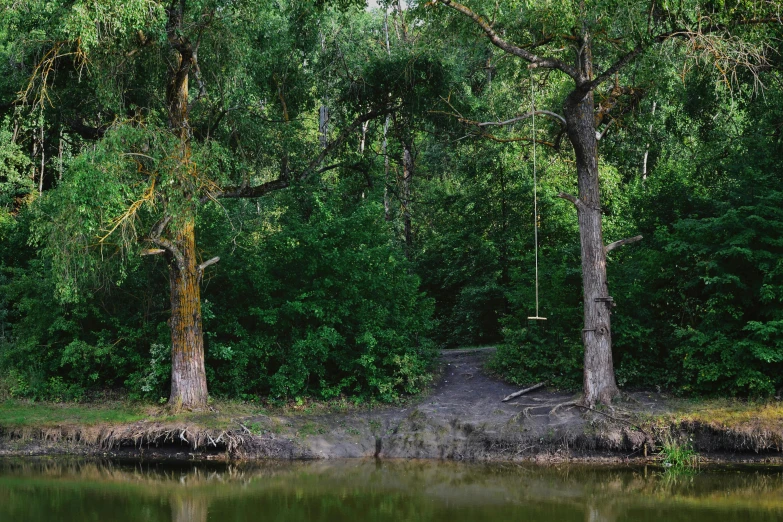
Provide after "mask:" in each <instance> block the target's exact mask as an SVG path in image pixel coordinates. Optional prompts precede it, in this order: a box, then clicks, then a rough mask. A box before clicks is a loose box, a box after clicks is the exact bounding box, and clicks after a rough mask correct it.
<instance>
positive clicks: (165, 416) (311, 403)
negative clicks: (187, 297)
mask: <svg viewBox="0 0 783 522" xmlns="http://www.w3.org/2000/svg"><path fill="white" fill-rule="evenodd" d="M375 406H377V405H376V404H371V403H367V402H360V401H359V402H357V401H353V400H349V399H346V398H337V399H333V400H329V401H318V400H313V399H310V398H304V399H294V400H290V401H285V402H282V401H277V402H247V401H236V400H210V407H209V410H208V411H203V412H188V411H182V412H178V413H172V412H171V411H170V410H169V409H167V408H166V407H165V406H161V405H158V404H154V403H138V402H132V401H127V400H116V399H115V400H110V401H106V400H104V401H99V402H98V401H96V402H81V403H72V402H64V403H59V402H58V403H53V402H32V401H29V400H22V399H7V400H0V427H7V428H24V427H33V428H47V427H56V426H65V425H69V426H70V425H79V426H96V425H100V424H131V423H134V422H138V421H153V422H161V423H167V422H177V423H189V424H193V425H197V426H200V427H202V428H214V429H227V428H235V427H237V425H238V423H239V422H242V420H243V419H251V418H253V417H258V416H261V415H263V416H281V417H307V416H310V415H330V414H338V413H350V412H356V411H366V410H368V409H372V408H374V407H375ZM248 422H249V423H251V424H252V423H253V422H254V421H252V420H250V421H248ZM248 422H245V425H246V426H249V424H248Z"/></svg>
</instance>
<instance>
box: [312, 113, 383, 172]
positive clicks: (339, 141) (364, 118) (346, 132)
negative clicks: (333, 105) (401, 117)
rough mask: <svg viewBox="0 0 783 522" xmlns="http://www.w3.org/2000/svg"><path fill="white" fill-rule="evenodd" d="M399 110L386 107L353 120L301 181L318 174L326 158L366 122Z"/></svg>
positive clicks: (328, 144) (320, 155)
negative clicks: (318, 168)
mask: <svg viewBox="0 0 783 522" xmlns="http://www.w3.org/2000/svg"><path fill="white" fill-rule="evenodd" d="M397 108H398V107H397V106H393V107H385V108H383V109H376V110H374V111H370V112H368V113H365V114H362V115H361V116H359V117H358V118H356V119H355V120H353V122H352V123H351V124H350V125H349V126H348V127H346V128H345V129H343V132H341V133H340V135H339V136H338V137H337V138H336V139H335V140H333V141H330V142H329V143H327V145H326V147H324V148H323V150H322V151H321V153H320V154H319V155H318V156H317V157H316V158H315V159H313V161H311V162H310V164H309V165H308V166H307V167H306V168H305V169H304V170H303V171H302V173H301V174H300V175H299V181H304V180H306V179H307V178H308V177H309V176H310V175H311V174H312V173H313V172H316V173H317V171H316V170H315V168H316V167H318V165H320V164H321V163H323V161H324V160H325V159H326V157H327V156H328V155H329V154H330V153H331V152H332V151H333V150H334V149H336V148H337V147H339V146H340V145H341V144H342V143H343V142H344V141H345V140H346V138H348V136H350V135H351V134H353V133H354V131H355V130H356V129H357V128H359V126H360V125H361V124H363V123H364V122H366V121H370V120H372V119H373V118H376V117H378V116H384V115H386V114H389V113H390V112H392V111H394V110H396V109H397Z"/></svg>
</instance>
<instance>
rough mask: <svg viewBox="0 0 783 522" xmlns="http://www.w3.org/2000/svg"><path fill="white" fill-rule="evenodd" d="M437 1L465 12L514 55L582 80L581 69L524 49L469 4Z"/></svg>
mask: <svg viewBox="0 0 783 522" xmlns="http://www.w3.org/2000/svg"><path fill="white" fill-rule="evenodd" d="M436 1H437V2H439V3H441V4H443V5H445V6H446V7H450V8H451V9H454V10H455V11H459V12H460V13H462V14H464V15H465V16H467V17H468V18H470V19H471V20H473V21H474V22H476V24H477V25H478V26H479V27H480V28H481V30H482V31H484V34H486V35H487V37H488V38H489V41H490V42H492V43H493V44H494V45H495V46H496V47H499V48H500V49H503V50H504V51H506V52H507V53H509V54H513V55H514V56H518V57H520V58H522V59H523V60H526V61H528V62H530V63H532V64H535V65H536V67H544V68H547V69H557V70H559V71H562V72H564V73H566V74H567V75H568V76H570V77H571V78H573V79H574V81H576V82H577V83H578V82H580V80H581V75H580V74H579V71H577V70H576V69H575V68H574V67H571V66H570V65H568V64H566V63H564V62H561V61H560V60H558V59H556V58H546V57H541V56H537V55H536V54H534V53H532V52H530V51H528V50H527V49H524V48H522V47H519V46H516V45H513V44H511V43H509V42H507V41H505V40H503V39H502V38H500V36H498V34H497V33H496V32H495V30H494V29H493V28H492V25H491V24H490V23H489V22H487V21H486V20H485V19H484V17H482V16H480V15H478V14H476V13H474V12H473V11H471V10H470V8H468V7H467V6H464V5H462V4H460V3H458V2H454V1H453V0H436Z"/></svg>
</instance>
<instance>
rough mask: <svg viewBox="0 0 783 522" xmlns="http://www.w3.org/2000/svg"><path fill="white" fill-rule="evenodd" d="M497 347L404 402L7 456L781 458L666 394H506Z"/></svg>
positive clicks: (144, 433) (15, 442) (14, 447)
mask: <svg viewBox="0 0 783 522" xmlns="http://www.w3.org/2000/svg"><path fill="white" fill-rule="evenodd" d="M493 352H494V349H493V348H477V349H463V350H444V351H443V352H442V355H441V363H440V371H439V372H438V378H437V380H436V384H435V385H434V386H433V388H432V389H431V390H430V392H429V393H428V394H426V395H424V396H423V397H422V398H421V399H419V400H418V401H416V402H412V403H411V404H409V405H406V406H402V407H399V406H398V407H381V408H373V409H371V410H367V411H360V412H351V413H342V414H329V415H293V416H276V415H269V416H267V415H258V416H254V417H246V418H242V419H238V420H237V421H236V427H234V428H231V429H228V430H218V429H201V428H199V427H197V426H178V425H170V424H169V425H164V424H159V423H155V422H140V423H135V424H132V425H123V426H102V427H90V428H88V427H79V426H67V427H66V426H63V427H61V428H54V429H52V428H48V429H40V430H35V429H32V430H31V429H24V430H12V429H3V427H2V426H0V456H2V455H41V454H78V455H100V456H112V457H129V456H130V457H143V458H147V457H149V458H161V457H165V458H180V459H203V460H210V459H221V460H223V459H270V458H272V459H331V458H362V457H365V458H366V457H376V458H417V459H454V460H479V461H511V460H534V461H544V462H553V461H565V460H574V461H591V462H617V461H626V460H645V459H652V458H654V455H653V454H654V452H655V448H657V447H659V445H660V442H661V440H662V439H663V438H666V437H668V438H669V439H672V438H674V439H676V440H684V441H688V442H689V443H690V444H691V445H692V446H693V448H694V449H695V450H696V451H698V452H699V453H700V454H701V455H702V457H703V458H706V459H708V460H717V461H726V460H730V461H738V460H739V461H744V460H764V461H767V462H770V461H776V462H777V461H779V460H780V449H781V447H783V444H781V437H780V436H779V435H776V434H769V433H766V434H765V436H764V437H763V438H759V437H752V436H748V434H743V433H734V432H732V431H731V430H720V429H716V428H714V427H708V426H703V425H698V424H689V425H678V426H663V427H658V426H654V425H650V424H645V423H644V422H643V419H645V418H647V419H649V418H653V416H660V415H661V414H663V413H666V412H667V411H668V409H669V408H670V406H669V404H668V401H667V399H666V398H665V397H664V396H662V395H661V394H660V393H654V392H636V393H629V394H624V396H623V398H622V400H621V401H620V403H618V404H617V407H616V408H615V409H612V410H607V411H596V410H587V409H586V408H584V407H581V406H578V405H576V401H577V400H578V398H579V397H578V395H574V394H568V393H563V392H559V391H556V390H551V389H547V388H545V387H543V388H539V389H537V390H535V391H531V392H530V393H527V394H525V395H522V396H521V397H518V398H516V399H513V400H510V401H508V402H501V399H502V398H504V397H505V396H507V395H509V394H510V393H513V392H515V391H518V390H519V387H517V386H514V385H511V384H508V383H506V382H503V381H502V380H500V379H498V378H497V377H495V376H493V375H491V374H489V373H488V372H487V371H486V370H485V369H484V366H485V363H486V361H487V358H488V357H489V356H491V355H492V354H493Z"/></svg>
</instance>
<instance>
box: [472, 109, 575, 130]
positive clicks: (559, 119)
mask: <svg viewBox="0 0 783 522" xmlns="http://www.w3.org/2000/svg"><path fill="white" fill-rule="evenodd" d="M533 115H536V116H539V115H540V116H547V117H549V118H551V119H553V120H555V121H557V122H558V123H560V125H562V126H563V127H565V126H566V125H567V124H566V119H565V118H564V117H562V116H560V115H559V114H557V113H556V112H552V111H530V112H527V113H525V114H522V115H520V116H515V117H513V118H511V119H509V120H506V121H485V122H482V123H478V122H470V121H467V120H466V122H467V123H473V124H474V125H476V126H477V127H489V126H494V125H510V124H512V123H516V122H518V121H522V120H526V119H527V118H530V117H531V116H533Z"/></svg>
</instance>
